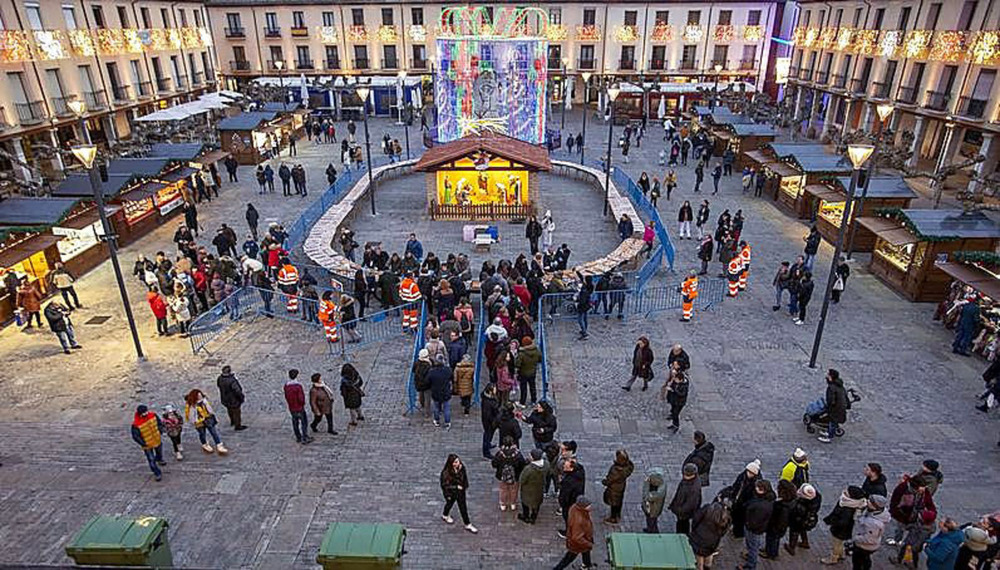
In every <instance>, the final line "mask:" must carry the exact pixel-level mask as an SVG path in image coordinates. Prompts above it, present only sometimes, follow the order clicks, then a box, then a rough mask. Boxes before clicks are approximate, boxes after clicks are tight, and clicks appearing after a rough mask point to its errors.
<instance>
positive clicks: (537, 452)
mask: <svg viewBox="0 0 1000 570" xmlns="http://www.w3.org/2000/svg"><path fill="white" fill-rule="evenodd" d="M530 455H531V460H532V461H538V460H539V459H541V458H542V450H541V449H532V450H531V454H530Z"/></svg>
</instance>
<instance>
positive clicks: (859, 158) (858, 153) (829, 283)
mask: <svg viewBox="0 0 1000 570" xmlns="http://www.w3.org/2000/svg"><path fill="white" fill-rule="evenodd" d="M873 152H875V147H874V146H872V145H870V144H852V145H849V146H848V147H847V156H848V158H850V159H851V164H852V165H853V166H854V169H853V170H851V186H850V188H849V189H848V192H847V204H845V205H844V212H843V213H842V214H841V215H840V230H839V231H838V232H837V243H836V244H835V245H834V248H833V260H832V261H831V262H830V275H828V276H827V279H826V292H825V293H824V294H823V309H822V310H821V311H820V313H819V326H817V327H816V338H815V339H813V347H812V354H811V355H810V357H809V368H816V357H817V356H819V343H820V341H821V340H822V339H823V327H824V326H825V325H826V314H827V312H828V311H829V310H830V294H831V293H832V292H833V282H834V280H835V279H836V277H837V263H838V262H839V261H840V250H841V247H842V246H843V244H844V233H845V232H846V231H847V220H849V219H850V218H851V207H852V206H853V205H854V190H855V189H856V188H857V186H858V176H860V175H861V168H862V167H863V166H864V165H865V162H867V161H868V158H869V157H871V155H872V153H873Z"/></svg>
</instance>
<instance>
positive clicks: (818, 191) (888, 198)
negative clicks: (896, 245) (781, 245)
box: [805, 176, 917, 251]
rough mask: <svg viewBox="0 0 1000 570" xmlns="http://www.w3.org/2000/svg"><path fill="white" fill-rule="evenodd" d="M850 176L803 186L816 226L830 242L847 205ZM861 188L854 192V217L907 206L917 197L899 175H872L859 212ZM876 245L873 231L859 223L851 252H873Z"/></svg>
mask: <svg viewBox="0 0 1000 570" xmlns="http://www.w3.org/2000/svg"><path fill="white" fill-rule="evenodd" d="M850 185H851V179H850V178H849V177H845V178H836V179H832V180H828V181H827V183H825V184H812V185H809V186H806V188H805V192H806V195H807V196H808V198H809V199H810V201H811V203H813V204H816V228H817V229H818V230H819V233H820V235H822V236H823V239H825V240H826V241H828V242H830V243H834V242H835V241H836V240H837V233H838V231H839V230H840V221H841V217H842V216H843V214H844V208H845V207H846V205H847V189H848V188H850ZM861 193H862V188H861V186H860V185H859V186H858V187H857V188H856V189H855V191H854V199H855V203H854V209H855V212H854V217H855V219H857V218H859V217H861V216H873V215H875V213H876V212H878V211H879V210H883V209H885V208H908V207H909V206H910V202H911V201H912V200H913V199H914V198H916V197H917V195H916V193H915V192H913V190H911V189H910V187H909V186H908V185H907V184H906V181H904V180H903V179H902V178H900V177H898V176H897V177H879V178H872V180H871V181H870V182H869V184H868V191H867V193H866V194H865V203H864V206H863V208H864V210H863V211H858V208H859V207H860V206H859V204H860V200H859V199H860V197H861ZM874 245H875V234H873V233H872V232H870V231H869V230H867V229H866V228H864V227H861V226H858V228H857V231H856V233H855V236H854V242H853V247H852V249H853V250H854V251H872V248H873V247H874Z"/></svg>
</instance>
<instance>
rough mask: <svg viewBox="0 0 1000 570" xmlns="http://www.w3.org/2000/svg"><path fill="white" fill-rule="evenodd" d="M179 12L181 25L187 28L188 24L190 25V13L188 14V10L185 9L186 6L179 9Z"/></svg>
mask: <svg viewBox="0 0 1000 570" xmlns="http://www.w3.org/2000/svg"><path fill="white" fill-rule="evenodd" d="M177 13H178V14H179V15H180V20H181V27H182V28H186V27H187V25H188V15H187V12H185V11H184V8H181V9H179V10H178V11H177Z"/></svg>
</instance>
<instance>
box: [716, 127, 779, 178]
mask: <svg viewBox="0 0 1000 570" xmlns="http://www.w3.org/2000/svg"><path fill="white" fill-rule="evenodd" d="M722 128H723V129H725V130H726V131H727V132H728V133H729V136H730V138H729V141H730V142H729V144H730V145H731V146H732V147H733V150H734V151H735V152H736V167H737V168H740V169H742V168H745V167H747V166H750V165H751V161H750V160H748V159H747V158H746V153H748V152H752V151H755V150H757V149H759V148H761V147H763V146H764V145H766V144H769V143H772V142H774V138H775V137H776V136H777V135H778V133H777V131H775V130H774V127H772V126H771V125H762V124H758V123H730V124H727V125H724V126H723V127H722Z"/></svg>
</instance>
